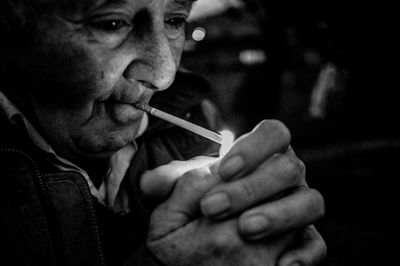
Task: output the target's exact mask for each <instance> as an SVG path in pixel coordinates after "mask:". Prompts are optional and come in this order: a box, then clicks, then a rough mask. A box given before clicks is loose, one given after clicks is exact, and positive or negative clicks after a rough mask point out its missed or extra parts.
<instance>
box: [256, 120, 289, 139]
mask: <svg viewBox="0 0 400 266" xmlns="http://www.w3.org/2000/svg"><path fill="white" fill-rule="evenodd" d="M263 124H264V127H265V128H267V129H268V130H272V132H273V134H274V135H275V136H277V137H278V139H280V141H281V142H282V143H283V144H284V145H289V143H290V141H291V139H292V136H291V134H290V131H289V129H288V128H287V126H286V125H285V124H284V123H282V122H281V121H279V120H268V123H263Z"/></svg>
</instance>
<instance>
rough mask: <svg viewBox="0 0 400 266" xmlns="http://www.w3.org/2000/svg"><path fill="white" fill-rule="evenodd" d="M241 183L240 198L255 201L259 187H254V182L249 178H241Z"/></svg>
mask: <svg viewBox="0 0 400 266" xmlns="http://www.w3.org/2000/svg"><path fill="white" fill-rule="evenodd" d="M239 184H240V186H239V190H240V199H241V200H244V201H246V202H253V201H254V199H255V197H256V193H257V188H256V187H254V184H253V183H251V182H248V180H247V179H241V180H240V183H239Z"/></svg>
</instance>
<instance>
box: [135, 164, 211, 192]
mask: <svg viewBox="0 0 400 266" xmlns="http://www.w3.org/2000/svg"><path fill="white" fill-rule="evenodd" d="M215 160H217V158H213V157H206V156H198V157H195V158H193V159H191V160H188V161H172V162H171V163H169V164H166V165H163V166H160V167H158V168H156V169H154V170H150V171H146V172H145V173H144V174H143V175H142V177H141V179H140V188H141V190H142V192H143V193H144V195H146V196H149V197H152V198H156V199H164V198H166V197H167V196H168V195H169V194H170V193H171V191H172V189H173V188H174V186H175V183H176V181H177V180H178V178H179V177H181V176H183V175H184V174H185V173H186V172H188V171H190V170H193V169H195V168H201V167H204V166H207V165H209V164H210V163H212V162H214V161H215Z"/></svg>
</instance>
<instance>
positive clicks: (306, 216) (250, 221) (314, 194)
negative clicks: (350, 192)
mask: <svg viewBox="0 0 400 266" xmlns="http://www.w3.org/2000/svg"><path fill="white" fill-rule="evenodd" d="M323 214H324V201H323V198H322V196H321V194H320V193H319V192H318V191H316V190H314V189H310V188H306V187H302V188H299V189H298V190H297V191H296V192H295V193H293V194H291V195H289V196H286V197H284V198H281V199H279V200H275V201H272V202H268V203H265V204H263V205H260V206H257V207H255V208H253V209H250V210H248V211H246V212H244V213H243V214H242V215H241V216H240V218H239V232H240V234H241V236H242V237H243V238H245V239H248V240H257V239H260V238H265V237H267V236H271V235H276V234H280V233H282V232H287V231H292V230H295V229H299V228H304V227H306V226H308V225H310V224H312V223H314V222H315V221H317V220H318V219H320V218H321V217H322V216H323Z"/></svg>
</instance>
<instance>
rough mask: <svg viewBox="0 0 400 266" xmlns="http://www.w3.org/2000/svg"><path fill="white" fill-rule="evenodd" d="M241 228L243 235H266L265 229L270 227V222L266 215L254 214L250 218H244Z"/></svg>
mask: <svg viewBox="0 0 400 266" xmlns="http://www.w3.org/2000/svg"><path fill="white" fill-rule="evenodd" d="M240 227H241V231H242V233H243V234H246V235H256V234H260V233H264V231H265V229H266V228H267V227H268V221H267V218H265V216H264V215H260V214H253V215H251V216H249V217H246V218H242V220H241V221H240Z"/></svg>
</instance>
